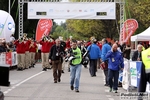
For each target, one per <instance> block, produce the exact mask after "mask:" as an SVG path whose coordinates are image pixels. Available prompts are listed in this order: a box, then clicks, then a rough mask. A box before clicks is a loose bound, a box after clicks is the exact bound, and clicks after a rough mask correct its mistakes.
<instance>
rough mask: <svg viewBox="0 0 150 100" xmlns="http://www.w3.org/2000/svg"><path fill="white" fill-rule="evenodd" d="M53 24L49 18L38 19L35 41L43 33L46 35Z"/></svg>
mask: <svg viewBox="0 0 150 100" xmlns="http://www.w3.org/2000/svg"><path fill="white" fill-rule="evenodd" d="M52 26H53V21H52V20H51V19H40V20H39V22H38V24H37V28H36V41H39V40H40V39H41V38H42V36H43V35H46V36H48V35H49V33H50V31H51V29H52Z"/></svg>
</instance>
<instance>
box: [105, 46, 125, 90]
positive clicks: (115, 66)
mask: <svg viewBox="0 0 150 100" xmlns="http://www.w3.org/2000/svg"><path fill="white" fill-rule="evenodd" d="M117 48H118V46H117V44H113V46H112V48H111V50H110V51H108V52H107V54H106V58H108V82H109V87H110V90H109V91H110V92H111V91H112V89H113V90H114V92H115V93H117V90H118V77H119V70H120V69H121V70H123V68H124V60H123V56H122V54H121V52H119V51H118V50H117Z"/></svg>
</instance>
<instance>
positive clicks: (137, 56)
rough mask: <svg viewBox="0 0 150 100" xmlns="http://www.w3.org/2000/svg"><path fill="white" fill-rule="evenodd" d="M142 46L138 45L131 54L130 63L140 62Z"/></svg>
mask: <svg viewBox="0 0 150 100" xmlns="http://www.w3.org/2000/svg"><path fill="white" fill-rule="evenodd" d="M142 47H143V46H142V45H141V44H139V45H138V46H137V50H136V51H135V52H134V53H133V56H132V61H141V60H142V59H141V52H142Z"/></svg>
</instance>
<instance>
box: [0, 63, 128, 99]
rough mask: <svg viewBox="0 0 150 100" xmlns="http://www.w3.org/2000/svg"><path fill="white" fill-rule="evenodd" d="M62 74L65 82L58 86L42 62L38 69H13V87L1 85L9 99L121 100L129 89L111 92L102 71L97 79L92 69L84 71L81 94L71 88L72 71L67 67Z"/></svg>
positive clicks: (11, 80) (82, 73)
mask: <svg viewBox="0 0 150 100" xmlns="http://www.w3.org/2000/svg"><path fill="white" fill-rule="evenodd" d="M64 72H65V73H63V74H62V77H61V82H60V83H59V82H58V83H54V82H53V76H52V70H47V71H42V66H41V64H40V63H38V64H36V65H35V68H30V69H26V70H24V71H17V70H16V69H14V70H10V72H9V73H10V75H9V81H10V83H11V85H10V86H9V87H5V86H0V87H1V91H3V92H4V95H5V100H120V93H125V92H126V90H124V89H123V88H119V90H118V93H113V92H109V88H108V87H106V86H104V75H103V72H102V70H101V69H98V71H97V76H96V77H91V76H90V74H89V70H88V68H84V67H83V68H82V72H81V79H80V88H79V91H80V92H79V93H77V92H75V91H72V90H71V89H70V84H69V81H70V72H68V70H67V67H66V68H65V71H64Z"/></svg>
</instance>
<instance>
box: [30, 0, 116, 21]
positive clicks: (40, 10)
mask: <svg viewBox="0 0 150 100" xmlns="http://www.w3.org/2000/svg"><path fill="white" fill-rule="evenodd" d="M83 5H84V7H83ZM46 18H51V19H116V3H114V2H110V3H102V2H96V3H94V2H93V3H92V2H90V3H86V2H84V3H78V2H73V3H72V2H60V3H56V2H46V3H44V2H29V3H28V19H46Z"/></svg>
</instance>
